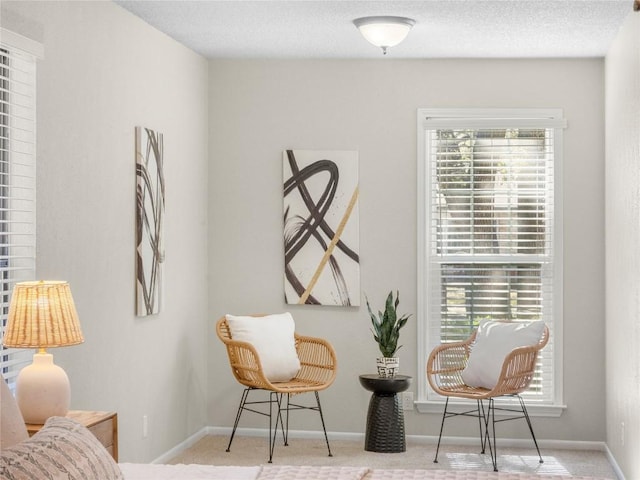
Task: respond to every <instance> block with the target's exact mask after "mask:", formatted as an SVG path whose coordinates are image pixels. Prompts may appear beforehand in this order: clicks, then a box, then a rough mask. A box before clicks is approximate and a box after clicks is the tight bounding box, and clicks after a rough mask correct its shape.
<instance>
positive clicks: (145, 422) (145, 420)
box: [142, 415, 149, 438]
mask: <svg viewBox="0 0 640 480" xmlns="http://www.w3.org/2000/svg"><path fill="white" fill-rule="evenodd" d="M147 435H149V417H147V416H146V415H143V416H142V438H147Z"/></svg>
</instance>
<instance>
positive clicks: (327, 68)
mask: <svg viewBox="0 0 640 480" xmlns="http://www.w3.org/2000/svg"><path fill="white" fill-rule="evenodd" d="M209 81H210V93H209V118H210V130H209V131H210V145H209V148H210V158H211V164H210V169H209V185H210V199H209V232H210V256H209V269H210V274H211V285H210V293H209V298H210V304H209V305H210V307H209V310H210V312H211V315H212V316H217V317H219V316H221V315H222V314H224V313H248V312H277V311H283V310H285V309H286V310H289V311H291V312H292V313H293V314H294V316H295V318H296V320H297V323H298V330H300V331H301V332H303V333H308V334H311V335H319V336H323V337H326V338H328V339H329V340H330V341H331V342H332V343H333V344H334V346H335V347H336V350H337V354H338V359H339V363H340V365H339V374H338V378H337V380H336V383H335V385H334V386H333V387H332V388H331V389H330V390H328V391H326V392H325V393H324V395H323V406H324V407H325V410H326V411H325V418H326V421H327V424H328V428H329V430H332V431H341V432H363V431H364V426H365V420H366V418H365V417H366V408H367V404H368V399H369V393H368V392H366V391H365V390H364V389H363V388H362V387H361V386H360V385H359V383H358V374H360V373H369V372H372V371H373V370H374V358H375V357H376V355H377V348H376V345H375V343H374V342H373V340H372V338H371V333H370V331H369V326H368V325H369V319H368V315H367V313H366V307H365V306H362V307H359V308H356V307H353V308H336V307H309V306H303V307H299V306H290V305H285V303H284V298H283V297H284V296H283V247H282V187H281V183H282V160H281V155H282V150H284V149H287V148H299V149H354V150H358V151H359V154H360V192H361V195H360V254H361V257H360V258H361V278H362V289H363V292H364V293H366V294H367V295H368V297H369V298H370V300H371V301H372V303H373V304H374V305H375V306H378V307H381V306H382V302H383V300H384V297H385V295H386V293H388V292H389V290H391V289H399V290H400V295H401V303H400V310H401V311H402V312H407V313H413V314H415V312H416V109H417V108H419V107H559V108H563V109H564V113H565V117H566V118H567V121H568V128H567V129H566V131H565V137H564V139H565V143H564V145H565V149H564V151H565V155H564V185H563V187H564V207H565V214H564V218H565V227H564V241H565V246H564V248H565V252H564V259H565V278H564V339H565V344H564V355H565V360H566V361H565V369H564V372H563V374H564V390H565V401H566V404H567V406H568V408H567V410H566V411H565V413H564V414H563V415H562V416H561V417H560V418H557V419H556V418H554V419H551V418H536V419H535V428H536V433H537V435H538V437H539V438H542V439H560V440H586V441H588V440H592V441H603V440H604V438H605V421H604V417H603V415H602V412H603V411H604V408H605V394H604V361H605V356H604V340H603V336H604V295H603V292H604V233H603V227H604V212H603V209H604V207H603V205H604V182H603V176H604V141H603V132H604V101H603V93H604V86H603V62H602V60H598V59H588V60H522V61H517V60H438V61H411V60H408V61H404V60H394V59H393V58H383V59H381V60H368V61H347V60H344V61H333V60H332V61H328V60H327V61H316V60H291V61H284V60H283V61H275V60H274V61H260V60H219V61H211V62H210V70H209ZM213 335H214V332H213V323H211V324H210V334H209V336H210V337H212V336H213ZM415 335H416V324H415V318H414V320H412V321H411V322H410V323H409V324H408V326H407V327H405V329H404V330H403V332H402V337H401V340H402V342H401V343H403V344H404V347H403V348H402V350H400V352H399V353H400V357H401V370H402V372H403V373H405V374H409V375H411V376H413V377H414V378H417V375H422V374H423V371H424V366H423V365H424V363H423V362H422V361H420V362H418V361H417V359H416V339H415ZM418 364H419V365H420V367H419V368H418ZM208 365H209V375H210V376H211V378H215V379H216V381H215V383H212V384H211V386H210V389H209V392H208V400H209V405H208V412H209V423H210V424H211V425H215V426H231V425H232V421H233V418H234V413H235V409H236V407H237V401H238V400H239V396H240V391H241V388H240V386H239V385H238V384H236V383H235V380H233V378H232V375H231V373H230V371H229V367H228V364H227V361H226V354H225V352H224V349H223V346H222V344H221V343H220V342H218V341H214V342H213V343H212V345H211V348H210V350H209V362H208ZM299 418H300V420H296V421H295V422H294V423H293V424H292V427H291V428H296V429H310V430H317V429H318V428H319V424H318V421H317V420H316V419H315V418H313V416H310V415H306V416H301V417H299ZM303 418H304V420H303ZM406 418H407V422H406V425H407V432H408V433H409V434H425V435H436V434H437V428H438V427H439V421H440V417H439V415H426V414H425V415H422V414H417V413H410V414H408V416H407V417H406ZM307 419H309V420H308V421H307ZM586 419H588V421H587V420H586ZM454 423H455V422H453V423H452V427H451V430H450V431H449V432H450V433H452V434H453V433H456V434H458V435H463V436H470V435H471V436H472V435H473V433H472V431H471V430H470V429H469V428H470V427H469V425H464V424H460V423H459V425H460V427H458V428H455V427H453V424H454ZM511 423H512V424H513V425H508V424H504V426H502V425H501V427H500V430H501V431H502V432H503V433H504V435H505V436H511V437H520V436H522V437H524V438H528V433H527V431H526V428H525V427H523V425H517V423H518V422H511ZM265 425H266V424H265V420H264V419H262V418H253V419H251V418H250V417H247V419H246V421H244V424H243V426H253V427H265Z"/></svg>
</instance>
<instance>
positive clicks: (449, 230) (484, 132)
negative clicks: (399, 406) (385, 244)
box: [418, 109, 564, 414]
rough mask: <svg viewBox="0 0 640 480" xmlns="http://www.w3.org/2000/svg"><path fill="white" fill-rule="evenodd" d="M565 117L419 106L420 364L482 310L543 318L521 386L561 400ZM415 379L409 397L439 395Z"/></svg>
mask: <svg viewBox="0 0 640 480" xmlns="http://www.w3.org/2000/svg"><path fill="white" fill-rule="evenodd" d="M563 123H564V121H563V119H562V113H561V111H560V110H486V109H484V110H458V109H451V110H429V109H421V110H419V111H418V132H419V138H420V141H419V148H418V152H419V153H418V155H419V157H418V172H419V186H418V192H419V196H418V198H419V205H418V212H419V216H420V218H419V221H418V224H419V228H418V232H419V233H418V235H419V239H418V245H419V253H418V255H419V268H418V284H419V285H418V299H419V300H418V301H419V305H418V318H419V322H418V324H419V327H418V328H419V332H418V333H419V338H420V339H421V341H420V342H419V345H418V349H419V358H420V359H421V365H420V370H419V371H421V370H423V369H424V365H422V364H423V363H424V362H425V361H426V358H427V356H428V354H429V352H430V351H431V349H432V348H433V347H435V346H436V345H438V344H440V343H441V342H455V341H459V340H463V339H465V338H467V337H468V336H469V335H470V333H471V331H472V330H473V329H474V328H476V327H477V325H478V323H479V322H480V321H481V320H484V319H494V320H505V321H511V322H528V321H532V320H543V321H544V322H545V323H546V324H547V325H548V326H549V329H550V331H551V339H550V341H549V344H547V346H546V347H545V349H544V350H543V351H542V353H541V355H540V358H539V360H538V366H537V373H536V376H535V378H534V380H533V382H532V384H531V387H530V389H529V390H528V391H527V392H526V393H525V394H524V395H523V396H525V398H526V400H527V404H528V405H532V406H536V405H538V406H559V405H560V404H561V402H562V389H561V386H562V383H561V372H562V369H561V352H560V346H561V344H562V343H561V340H560V335H561V331H562V329H561V321H562V318H561V315H562V305H561V303H562V295H561V286H562V244H561V241H562V228H561V213H562V210H561V205H560V200H561V198H562V197H561V195H560V193H559V192H560V187H561V182H560V172H561V168H560V165H561V143H562V126H563ZM421 381H422V384H420V383H419V385H418V388H419V392H418V402H419V407H420V403H421V402H422V406H423V407H425V405H427V404H428V402H430V401H436V402H437V401H439V398H438V396H437V395H436V394H435V393H434V392H433V391H431V389H429V388H428V386H427V385H426V380H425V379H421ZM540 410H543V409H540ZM553 410H554V409H547V411H548V412H551V411H553ZM423 411H430V410H428V409H426V408H423ZM554 413H556V414H559V411H557V410H556V411H555V412H554Z"/></svg>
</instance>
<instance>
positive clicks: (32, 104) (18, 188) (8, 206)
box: [0, 28, 44, 388]
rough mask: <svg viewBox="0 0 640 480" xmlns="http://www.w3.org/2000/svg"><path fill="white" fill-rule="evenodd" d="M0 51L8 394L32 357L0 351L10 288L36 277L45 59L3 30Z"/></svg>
mask: <svg viewBox="0 0 640 480" xmlns="http://www.w3.org/2000/svg"><path fill="white" fill-rule="evenodd" d="M0 48H2V49H3V50H5V51H8V55H7V54H4V56H5V57H7V58H8V60H9V63H8V64H4V63H3V65H2V67H3V69H4V70H5V71H6V72H8V78H9V83H8V89H3V92H2V93H3V95H2V96H1V97H0V100H1V101H2V103H3V105H2V106H3V108H2V109H0V115H2V122H0V123H1V125H2V127H3V131H2V132H0V135H2V136H3V139H4V140H3V142H2V144H1V145H0V148H1V149H2V152H3V155H2V159H1V160H2V161H4V162H6V163H5V164H4V165H5V167H4V168H3V169H1V170H0V171H2V175H3V180H4V181H3V185H2V191H0V193H1V194H2V197H3V198H2V202H0V207H2V208H3V209H4V210H3V211H2V220H3V223H4V225H6V228H5V229H4V230H3V232H5V231H6V232H8V233H3V234H2V235H3V236H2V237H1V238H2V241H3V242H5V243H4V246H3V247H2V248H3V249H5V250H6V251H1V250H0V253H1V254H2V255H1V256H0V305H1V310H0V374H2V376H3V377H4V378H5V380H6V381H7V383H8V384H9V387H10V388H13V387H14V384H15V379H16V377H17V375H18V373H19V371H20V369H21V368H22V367H23V366H25V365H28V364H29V362H30V361H31V356H32V353H33V351H32V350H31V349H15V348H4V347H3V346H2V337H3V333H4V326H3V324H4V320H6V317H7V314H8V310H9V302H10V300H11V294H12V292H13V287H14V285H15V283H16V282H20V281H26V280H33V279H34V278H35V275H36V259H35V256H36V62H37V59H39V58H43V56H44V55H43V46H42V44H40V43H38V42H35V41H33V40H31V39H29V38H26V37H24V36H22V35H19V34H16V33H14V32H12V31H9V30H6V29H4V28H0ZM3 78H4V75H3ZM0 87H2V86H0ZM5 134H6V135H5ZM0 243H2V242H0ZM0 381H2V380H0Z"/></svg>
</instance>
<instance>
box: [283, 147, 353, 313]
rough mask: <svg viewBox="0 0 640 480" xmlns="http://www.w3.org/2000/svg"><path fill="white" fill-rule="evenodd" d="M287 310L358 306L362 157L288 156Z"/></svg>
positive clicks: (306, 153)
mask: <svg viewBox="0 0 640 480" xmlns="http://www.w3.org/2000/svg"><path fill="white" fill-rule="evenodd" d="M283 174H284V175H283V177H284V269H285V272H284V289H285V301H286V302H287V303H289V304H311V305H338V306H358V305H360V259H359V241H360V240H359V225H358V222H359V213H358V152H356V151H320V150H317V151H316V150H285V151H284V152H283Z"/></svg>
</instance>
